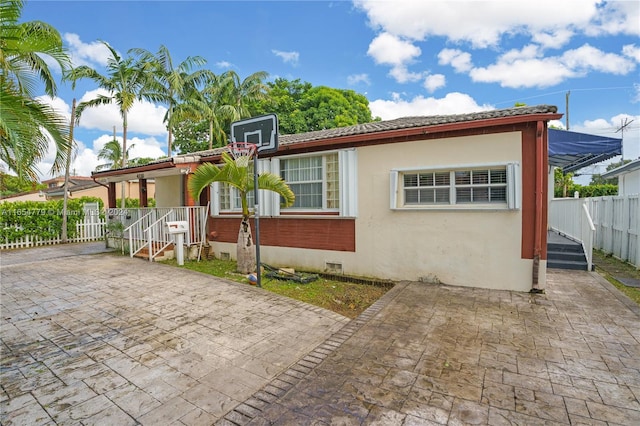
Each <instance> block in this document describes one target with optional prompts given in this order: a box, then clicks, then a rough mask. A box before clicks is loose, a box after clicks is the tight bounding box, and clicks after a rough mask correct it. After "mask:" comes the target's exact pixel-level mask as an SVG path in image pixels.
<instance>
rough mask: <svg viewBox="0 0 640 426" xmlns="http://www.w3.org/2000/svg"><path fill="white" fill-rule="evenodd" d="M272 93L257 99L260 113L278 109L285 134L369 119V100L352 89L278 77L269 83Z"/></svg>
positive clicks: (256, 108) (368, 120) (370, 117)
mask: <svg viewBox="0 0 640 426" xmlns="http://www.w3.org/2000/svg"><path fill="white" fill-rule="evenodd" d="M267 84H268V86H269V96H268V97H267V98H266V99H264V100H263V101H259V102H256V106H255V107H254V109H255V111H256V113H257V114H258V115H261V114H268V113H276V114H278V121H279V125H280V132H281V133H283V134H295V133H302V132H310V131H314V130H323V129H333V128H336V127H344V126H351V125H354V124H362V123H369V122H371V121H379V120H380V119H379V118H376V119H375V120H374V119H373V118H372V116H371V110H370V109H369V101H368V100H367V98H366V97H365V96H364V95H361V94H359V93H356V92H355V91H353V90H344V89H334V88H330V87H326V86H316V87H313V86H312V85H311V84H310V83H307V82H304V83H302V82H300V80H299V79H296V80H292V81H289V80H286V79H283V78H278V79H276V80H275V81H273V82H270V83H267Z"/></svg>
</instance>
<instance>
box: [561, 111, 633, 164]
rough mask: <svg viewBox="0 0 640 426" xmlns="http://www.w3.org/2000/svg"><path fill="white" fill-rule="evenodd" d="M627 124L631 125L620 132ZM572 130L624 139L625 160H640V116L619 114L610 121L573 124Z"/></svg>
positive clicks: (586, 121)
mask: <svg viewBox="0 0 640 426" xmlns="http://www.w3.org/2000/svg"><path fill="white" fill-rule="evenodd" d="M625 123H629V124H628V126H627V127H626V128H625V129H624V130H623V131H620V130H619V129H620V128H621V127H622V126H623V124H625ZM570 130H572V131H576V132H584V133H591V134H594V135H602V136H609V137H612V138H622V150H623V154H624V158H625V159H629V160H631V159H636V158H640V115H635V116H634V115H629V114H617V115H615V116H613V117H611V118H609V119H607V118H596V119H593V120H585V121H583V122H582V123H578V124H572V125H571V129H570Z"/></svg>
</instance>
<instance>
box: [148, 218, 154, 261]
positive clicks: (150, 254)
mask: <svg viewBox="0 0 640 426" xmlns="http://www.w3.org/2000/svg"><path fill="white" fill-rule="evenodd" d="M152 241H153V240H152V239H151V226H150V227H148V228H147V244H149V262H152V261H153V253H152V252H151V250H152V247H153V242H152Z"/></svg>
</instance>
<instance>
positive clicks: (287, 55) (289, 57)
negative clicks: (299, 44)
mask: <svg viewBox="0 0 640 426" xmlns="http://www.w3.org/2000/svg"><path fill="white" fill-rule="evenodd" d="M271 52H272V53H273V54H274V55H276V56H277V57H279V58H280V59H282V61H283V62H284V63H285V64H291V65H294V66H295V65H298V61H299V60H300V53H298V52H283V51H282V50H275V49H273V50H271Z"/></svg>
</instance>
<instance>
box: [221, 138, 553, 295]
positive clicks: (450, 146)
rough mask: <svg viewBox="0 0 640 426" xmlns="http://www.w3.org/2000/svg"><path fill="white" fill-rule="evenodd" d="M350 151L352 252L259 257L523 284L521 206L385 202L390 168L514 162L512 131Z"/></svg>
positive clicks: (475, 283)
mask: <svg viewBox="0 0 640 426" xmlns="http://www.w3.org/2000/svg"><path fill="white" fill-rule="evenodd" d="M357 151H358V152H357V158H358V194H357V196H358V217H357V219H356V252H355V253H353V252H338V251H327V250H310V249H293V248H285V247H262V249H261V258H262V261H263V262H264V263H267V264H270V265H274V266H293V267H298V268H308V269H313V270H320V271H322V270H324V268H325V264H326V262H338V263H342V266H343V270H344V273H345V274H347V275H358V276H367V277H376V278H385V279H393V280H420V279H424V280H427V281H439V282H442V283H445V284H450V285H460V286H470V287H481V288H494V289H511V290H518V291H528V290H529V289H530V288H531V281H532V265H533V261H532V260H530V259H521V241H522V211H521V210H519V209H518V210H484V211H479V210H459V209H456V208H448V209H444V210H435V209H420V210H413V211H402V210H393V209H391V208H390V172H391V170H392V169H395V168H430V167H433V168H436V167H443V166H447V167H448V166H462V165H468V166H478V165H481V164H489V163H491V164H495V163H508V162H521V161H522V153H521V134H520V132H512V133H502V134H490V135H482V136H469V137H459V138H449V139H440V140H430V141H420V142H406V143H397V144H393V145H376V146H365V147H361V148H358V150H357ZM520 173H521V170H520ZM520 204H521V203H520ZM328 220H330V219H328ZM214 250H215V251H216V252H220V251H224V252H227V253H229V254H230V255H231V257H232V258H234V257H235V244H230V243H214ZM540 263H541V264H540V277H539V280H540V283H541V285H540V287H544V283H545V282H546V279H545V278H546V273H545V272H546V261H541V262H540Z"/></svg>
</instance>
